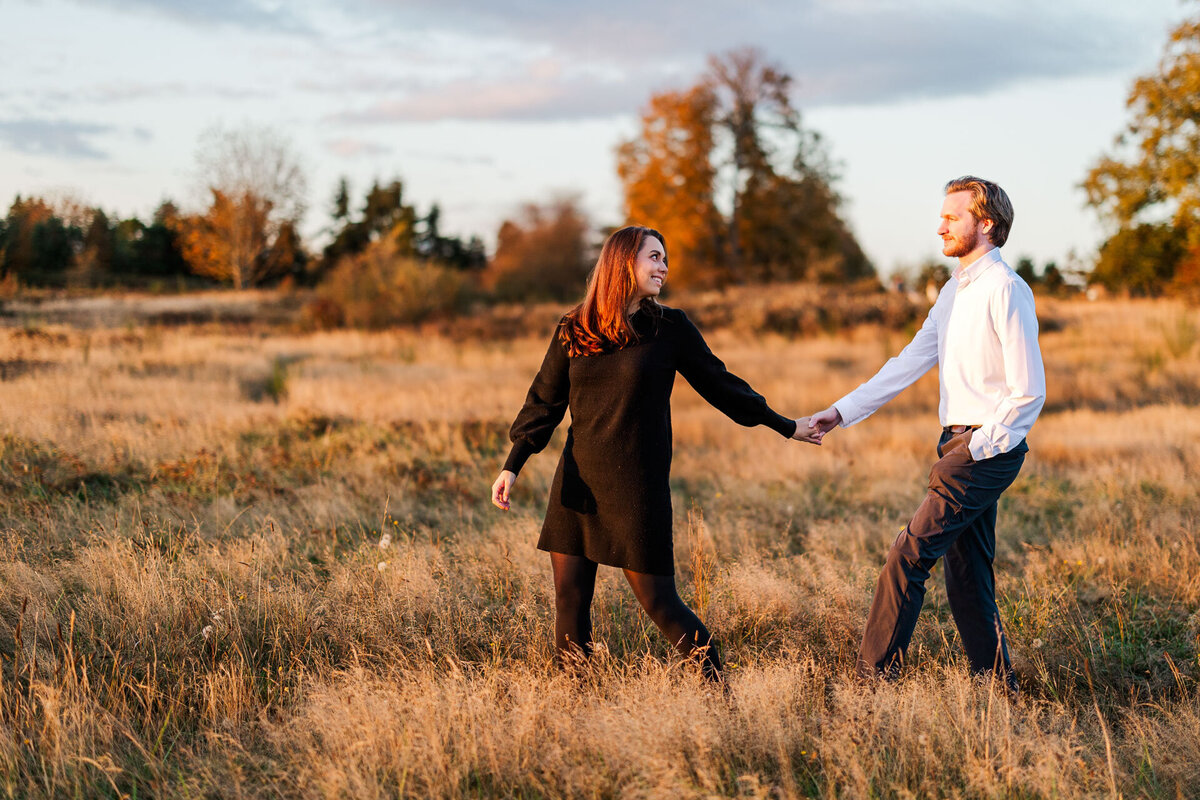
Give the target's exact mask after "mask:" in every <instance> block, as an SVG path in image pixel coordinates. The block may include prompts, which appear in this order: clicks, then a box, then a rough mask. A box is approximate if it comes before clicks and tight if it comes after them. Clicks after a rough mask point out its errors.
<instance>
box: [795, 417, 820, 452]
mask: <svg viewBox="0 0 1200 800" xmlns="http://www.w3.org/2000/svg"><path fill="white" fill-rule="evenodd" d="M810 419H811V417H800V419H798V420H796V432H795V433H793V434H792V438H793V439H795V440H796V441H798V442H808V443H809V444H815V445H816V446H817V447H820V446H821V438H822V437H824V436H825V434H824V433H822V432H821V431H819V430H817V429H816V428H812V427H810V426H809V420H810Z"/></svg>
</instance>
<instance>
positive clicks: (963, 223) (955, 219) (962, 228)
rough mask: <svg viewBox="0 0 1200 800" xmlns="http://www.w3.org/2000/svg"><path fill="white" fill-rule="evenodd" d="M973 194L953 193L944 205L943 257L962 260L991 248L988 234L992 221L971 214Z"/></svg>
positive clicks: (942, 226)
mask: <svg viewBox="0 0 1200 800" xmlns="http://www.w3.org/2000/svg"><path fill="white" fill-rule="evenodd" d="M970 207H971V193H970V192H968V191H962V192H951V193H950V194H948V195H946V199H945V201H944V202H943V203H942V222H941V224H940V225H938V236H940V237H942V255H945V256H950V257H951V258H962V257H963V256H967V255H970V254H971V253H973V252H975V251H977V250H982V249H986V248H988V247H990V246H991V243H990V242H989V241H988V238H987V232H988V231H989V230H991V227H992V221H991V220H979V219H975V217H974V216H973V215H972V214H971V211H970Z"/></svg>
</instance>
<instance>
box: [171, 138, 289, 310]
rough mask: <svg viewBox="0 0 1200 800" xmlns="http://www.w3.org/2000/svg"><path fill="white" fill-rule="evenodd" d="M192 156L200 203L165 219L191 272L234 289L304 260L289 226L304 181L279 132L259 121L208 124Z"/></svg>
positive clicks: (272, 276) (253, 284) (264, 279)
mask: <svg viewBox="0 0 1200 800" xmlns="http://www.w3.org/2000/svg"><path fill="white" fill-rule="evenodd" d="M197 162H198V165H199V168H200V173H201V175H202V179H203V182H204V185H205V188H206V190H207V193H208V195H209V196H210V197H211V202H210V204H209V206H208V208H207V210H205V211H204V212H202V213H198V214H192V215H181V214H175V215H173V216H172V217H171V218H170V219H169V220H168V221H167V223H168V225H169V227H170V228H171V229H172V230H173V231H174V232H175V233H176V235H177V236H178V239H179V244H180V249H181V251H182V252H183V256H184V259H185V260H186V261H187V263H188V266H189V267H190V268H191V270H192V271H193V272H195V273H196V274H198V275H204V276H206V277H209V278H213V279H214V280H217V281H221V282H227V283H229V284H232V286H233V287H234V288H235V289H241V288H244V287H247V286H257V285H259V284H261V283H264V282H265V281H268V280H270V279H272V278H277V277H279V276H280V275H282V274H283V273H285V272H287V271H288V270H291V269H293V268H294V267H295V266H296V264H297V262H298V261H302V260H303V253H302V251H301V249H300V241H299V237H298V236H297V235H296V229H297V226H298V224H299V219H300V217H301V216H302V214H303V213H304V195H305V189H306V184H305V179H304V174H303V172H302V171H301V169H300V166H299V161H298V159H297V158H296V157H295V155H294V154H293V153H292V150H291V147H290V145H289V144H288V143H287V141H286V140H285V139H283V138H282V137H281V136H279V135H278V134H276V133H275V132H273V131H271V130H270V129H266V128H254V127H245V128H241V129H236V130H224V129H221V128H214V129H210V130H209V131H207V132H206V133H205V134H204V136H203V137H202V140H201V147H200V150H199V152H198V154H197Z"/></svg>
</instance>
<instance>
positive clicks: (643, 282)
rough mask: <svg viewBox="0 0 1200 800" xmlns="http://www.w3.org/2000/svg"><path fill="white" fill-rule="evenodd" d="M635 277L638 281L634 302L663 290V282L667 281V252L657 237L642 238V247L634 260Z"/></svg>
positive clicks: (656, 295)
mask: <svg viewBox="0 0 1200 800" xmlns="http://www.w3.org/2000/svg"><path fill="white" fill-rule="evenodd" d="M633 277H634V279H635V280H636V282H637V289H636V290H635V291H634V294H633V301H632V302H634V303H638V302H641V301H642V300H643V299H645V298H647V297H658V293H659V292H661V291H662V287H663V284H664V283H666V282H667V253H666V248H665V247H663V243H662V242H660V241H659V240H658V238H657V237H655V236H647V237H646V238H645V239H643V240H642V249H641V250H639V251H638V254H637V259H636V260H635V261H634V262H633Z"/></svg>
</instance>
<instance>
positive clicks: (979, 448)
mask: <svg viewBox="0 0 1200 800" xmlns="http://www.w3.org/2000/svg"><path fill="white" fill-rule="evenodd" d="M967 449H968V450H969V451H970V452H971V458H973V459H975V460H976V461H983V460H984V459H988V458H991V457H992V456H998V455H1000V452H999V448H997V447H996V445H994V444H992V440H991V439H989V438H988V437H987V434H986V433H984V432H983V430H982V429H976V431H975V432H974V433H972V434H971V441H969V442H967Z"/></svg>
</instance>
